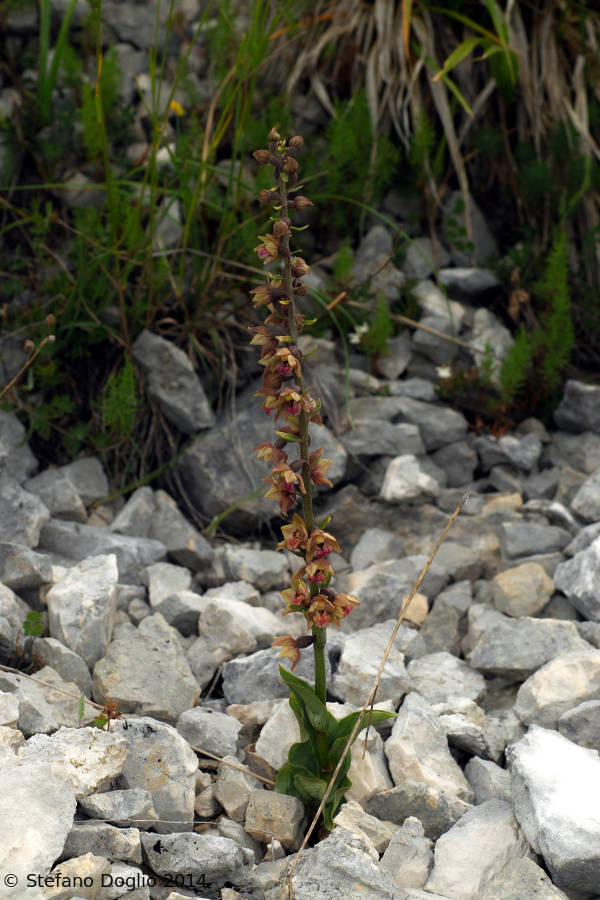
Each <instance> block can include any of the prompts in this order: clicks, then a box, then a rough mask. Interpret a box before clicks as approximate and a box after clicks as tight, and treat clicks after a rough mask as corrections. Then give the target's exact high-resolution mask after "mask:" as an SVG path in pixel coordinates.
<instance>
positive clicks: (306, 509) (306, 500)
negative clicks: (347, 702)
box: [278, 178, 327, 703]
mask: <svg viewBox="0 0 600 900" xmlns="http://www.w3.org/2000/svg"><path fill="white" fill-rule="evenodd" d="M278 187H279V195H280V197H281V218H282V219H285V220H288V197H287V187H286V184H285V182H284V181H283V180H282V179H281V178H279V179H278ZM282 247H283V250H284V252H285V251H287V255H284V258H283V259H284V262H283V283H284V286H285V290H286V293H287V297H288V301H289V302H288V327H289V331H290V335H291V338H292V341H293V342H294V344H295V343H296V342H297V340H298V326H297V323H296V310H295V307H294V289H293V287H292V265H291V259H290V253H289V248H290V239H289V236H288V235H286V236H284V238H283V239H282ZM295 381H296V384H297V386H298V388H299V390H300V391H301V392H302V391H303V390H304V381H303V378H302V376H301V375H300V376H296V378H295ZM299 427H300V446H299V452H300V458H301V459H302V460H303V462H304V466H303V471H302V477H303V479H304V486H305V493H304V494H301V502H302V512H303V514H304V522H305V524H306V530H307V531H308V533H309V534H310V533H311V531H312V529H313V526H314V522H315V519H314V512H313V505H312V483H311V477H310V463H309V454H308V445H309V432H308V416H307V414H306V411H305V410H302V411H301V413H300V417H299ZM310 592H311V595H312V596H314V595H315V594H317V593H318V587H317V586H316V585H315V584H311V586H310ZM312 633H313V635H314V638H315V642H314V644H313V653H314V661H315V694H316V695H317V697H318V698H319V700H320V701H321V702H322V703H325V701H326V698H327V675H326V670H325V644H326V643H327V629H326V628H319V627H317V626H316V625H313V628H312Z"/></svg>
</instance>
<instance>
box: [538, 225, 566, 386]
mask: <svg viewBox="0 0 600 900" xmlns="http://www.w3.org/2000/svg"><path fill="white" fill-rule="evenodd" d="M568 253H569V248H568V244H567V235H566V233H565V231H564V229H563V230H560V231H558V232H557V234H556V236H555V238H554V242H553V244H552V250H551V251H550V255H549V256H548V261H547V264H546V269H545V272H544V275H543V278H542V279H541V280H540V281H539V282H538V283H537V284H536V286H535V292H536V294H537V295H538V296H540V297H541V298H542V299H543V300H545V301H546V302H547V303H548V309H547V311H546V313H545V314H544V315H543V316H541V317H540V329H539V331H538V333H537V335H536V337H537V346H538V348H539V351H541V355H542V361H541V365H540V375H541V377H542V379H543V384H544V386H545V387H547V391H548V393H551V392H552V391H554V390H555V389H556V388H557V387H558V385H559V384H560V381H561V378H562V372H563V369H564V367H565V366H566V364H567V363H568V362H569V360H570V358H571V352H572V349H573V343H574V340H575V335H574V331H573V320H572V318H571V301H570V297H569V279H568V275H569V262H568Z"/></svg>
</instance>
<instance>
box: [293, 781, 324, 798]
mask: <svg viewBox="0 0 600 900" xmlns="http://www.w3.org/2000/svg"><path fill="white" fill-rule="evenodd" d="M294 787H295V788H296V790H298V791H302V793H304V794H306V796H307V797H309V798H310V799H311V800H317V801H318V802H319V803H320V802H321V800H322V799H323V795H324V793H325V791H326V790H327V782H326V781H324V780H323V779H322V778H314V777H312V776H308V775H294Z"/></svg>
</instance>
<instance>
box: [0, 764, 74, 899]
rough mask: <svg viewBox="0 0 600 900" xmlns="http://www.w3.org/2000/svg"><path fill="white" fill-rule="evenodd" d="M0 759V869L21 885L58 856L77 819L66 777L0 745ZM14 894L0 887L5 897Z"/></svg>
mask: <svg viewBox="0 0 600 900" xmlns="http://www.w3.org/2000/svg"><path fill="white" fill-rule="evenodd" d="M0 760H1V767H2V785H3V786H2V791H1V792H0V867H1V868H2V871H3V872H7V873H8V872H10V873H11V874H14V875H15V876H16V877H17V878H18V879H19V883H20V884H22V885H24V884H26V881H25V879H26V877H27V875H28V874H29V873H39V874H43V875H45V874H46V873H47V872H48V871H49V869H50V868H51V866H52V865H53V864H54V862H55V860H56V859H57V857H58V856H59V854H60V853H61V851H62V849H63V845H64V842H65V839H66V837H67V835H68V833H69V831H70V829H71V825H72V823H73V817H74V815H75V808H76V801H75V791H74V790H73V787H72V784H71V780H70V779H69V778H68V777H67V775H66V774H65V772H63V771H61V770H60V769H59V768H56V767H55V766H54V765H49V764H48V761H47V760H40V759H37V760H36V759H20V758H19V757H17V756H15V754H14V753H13V752H12V750H9V749H8V748H7V747H2V746H0ZM14 893H15V892H14V890H10V891H9V890H7V888H5V887H4V886H3V887H2V896H3V897H6V898H8V897H10V896H11V894H13V895H14ZM23 893H24V892H23Z"/></svg>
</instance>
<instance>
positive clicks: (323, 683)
mask: <svg viewBox="0 0 600 900" xmlns="http://www.w3.org/2000/svg"><path fill="white" fill-rule="evenodd" d="M312 633H313V635H314V638H315V642H314V644H313V651H314V654H315V694H316V695H317V697H318V698H319V700H320V701H321V703H325V701H326V700H327V675H326V672H325V644H326V643H327V629H326V628H318V627H317V626H316V625H313V627H312Z"/></svg>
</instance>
